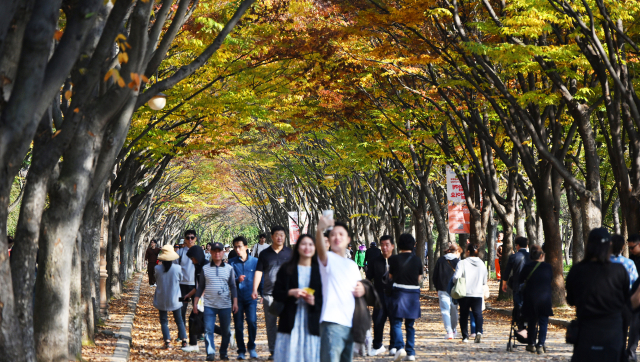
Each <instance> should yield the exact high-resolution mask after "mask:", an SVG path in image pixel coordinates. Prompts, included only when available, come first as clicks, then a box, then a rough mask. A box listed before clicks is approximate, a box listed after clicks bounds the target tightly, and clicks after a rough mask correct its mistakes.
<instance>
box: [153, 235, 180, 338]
mask: <svg viewBox="0 0 640 362" xmlns="http://www.w3.org/2000/svg"><path fill="white" fill-rule="evenodd" d="M176 259H178V254H177V253H176V252H175V251H173V247H172V246H171V245H165V246H163V247H162V249H160V252H159V255H158V260H160V261H161V264H158V265H156V266H155V268H154V269H155V277H156V284H157V287H156V290H155V294H154V296H153V306H154V307H155V308H156V309H158V311H159V315H160V327H161V329H162V339H163V340H164V348H165V349H171V334H170V333H169V319H168V313H169V312H172V313H173V318H174V320H175V322H176V326H177V327H178V336H179V338H180V340H182V347H186V345H187V332H186V330H185V327H184V321H183V319H182V315H181V313H180V309H181V308H182V303H181V302H180V301H179V298H180V276H181V273H182V271H181V269H180V266H179V265H177V264H174V263H173V261H174V260H176Z"/></svg>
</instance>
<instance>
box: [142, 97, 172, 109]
mask: <svg viewBox="0 0 640 362" xmlns="http://www.w3.org/2000/svg"><path fill="white" fill-rule="evenodd" d="M147 104H148V105H149V108H151V109H153V110H154V111H159V110H161V109H162V108H164V106H165V105H166V104H167V95H166V94H164V93H158V94H157V95H155V96H153V97H152V98H151V99H149V102H147Z"/></svg>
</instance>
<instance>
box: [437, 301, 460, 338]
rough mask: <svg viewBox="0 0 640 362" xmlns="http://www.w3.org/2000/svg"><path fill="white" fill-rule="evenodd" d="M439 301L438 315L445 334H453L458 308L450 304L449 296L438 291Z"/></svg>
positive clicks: (456, 323)
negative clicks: (440, 316)
mask: <svg viewBox="0 0 640 362" xmlns="http://www.w3.org/2000/svg"><path fill="white" fill-rule="evenodd" d="M438 299H440V314H442V322H443V323H444V329H445V331H447V334H449V333H453V332H454V331H455V330H456V326H457V325H458V306H456V305H455V304H453V303H452V299H451V295H449V293H447V292H444V291H438Z"/></svg>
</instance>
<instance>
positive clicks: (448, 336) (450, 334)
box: [444, 333, 453, 339]
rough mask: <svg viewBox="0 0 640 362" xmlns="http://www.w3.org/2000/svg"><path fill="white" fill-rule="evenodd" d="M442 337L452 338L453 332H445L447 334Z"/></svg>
mask: <svg viewBox="0 0 640 362" xmlns="http://www.w3.org/2000/svg"><path fill="white" fill-rule="evenodd" d="M444 338H445V339H453V333H447V335H446V336H445V337H444Z"/></svg>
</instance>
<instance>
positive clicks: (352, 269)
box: [316, 216, 365, 362]
mask: <svg viewBox="0 0 640 362" xmlns="http://www.w3.org/2000/svg"><path fill="white" fill-rule="evenodd" d="M331 226H333V229H331V232H330V233H329V244H330V246H331V251H327V249H326V246H325V243H324V240H323V232H324V231H325V230H326V229H327V228H329V227H331ZM350 242H351V238H350V237H349V230H348V227H347V225H345V224H343V223H341V222H334V221H333V219H330V218H326V217H324V216H319V220H318V229H317V230H316V250H317V253H318V262H319V264H320V277H321V278H322V293H323V303H322V314H321V315H320V360H321V361H323V362H345V361H351V360H352V359H353V335H352V333H351V327H352V322H353V313H354V311H355V306H356V301H355V298H356V297H361V296H363V295H364V293H365V290H364V286H363V285H362V283H361V282H360V279H361V276H360V271H359V270H358V266H357V265H356V263H355V262H354V261H353V260H351V259H348V258H347V257H346V248H347V245H349V243H350Z"/></svg>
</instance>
